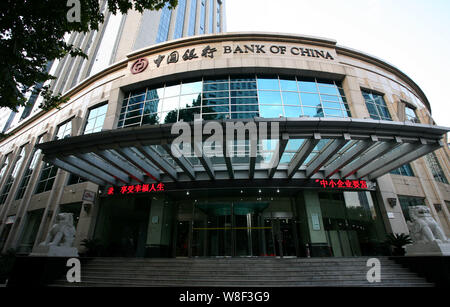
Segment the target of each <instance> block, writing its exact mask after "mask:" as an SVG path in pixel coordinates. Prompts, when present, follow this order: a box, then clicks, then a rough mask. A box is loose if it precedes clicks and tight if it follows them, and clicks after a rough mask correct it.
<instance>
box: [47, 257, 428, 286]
mask: <svg viewBox="0 0 450 307" xmlns="http://www.w3.org/2000/svg"><path fill="white" fill-rule="evenodd" d="M368 259H369V258H367V257H361V258H295V259H277V258H213V259H201V258H194V259H186V258H183V259H128V258H92V259H88V260H85V261H83V262H82V269H81V279H82V282H81V283H77V284H70V283H68V282H67V281H66V280H65V278H63V279H60V280H57V281H54V282H53V283H51V284H50V286H86V287H98V286H114V287H115V286H117V287H146V286H148V287H158V286H160V287H340V286H341V287H342V286H355V287H368V286H385V287H386V286H387V287H424V286H433V285H432V284H430V283H427V282H426V280H425V279H423V278H420V277H418V276H417V275H415V274H414V273H412V272H410V271H409V270H407V269H405V268H402V266H401V265H398V264H396V263H395V262H393V261H391V260H389V259H388V258H385V257H380V258H378V259H379V260H380V262H381V280H382V282H381V283H378V284H371V283H369V282H368V281H367V279H366V273H367V271H368V269H369V268H368V267H366V263H367V260H368Z"/></svg>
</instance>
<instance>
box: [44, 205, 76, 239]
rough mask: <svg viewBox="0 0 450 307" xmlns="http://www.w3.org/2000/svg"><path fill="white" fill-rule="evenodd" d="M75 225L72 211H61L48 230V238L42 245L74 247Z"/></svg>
mask: <svg viewBox="0 0 450 307" xmlns="http://www.w3.org/2000/svg"><path fill="white" fill-rule="evenodd" d="M75 233H76V230H75V227H74V226H73V214H72V213H59V214H58V215H57V216H56V222H55V224H54V225H53V226H52V228H51V229H50V231H49V232H48V235H47V238H46V239H45V241H44V242H42V243H41V244H40V245H41V246H62V247H72V244H73V241H74V240H75Z"/></svg>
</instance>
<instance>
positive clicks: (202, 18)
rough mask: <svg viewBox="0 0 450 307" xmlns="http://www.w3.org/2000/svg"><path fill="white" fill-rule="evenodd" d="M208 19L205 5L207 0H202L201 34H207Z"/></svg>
mask: <svg viewBox="0 0 450 307" xmlns="http://www.w3.org/2000/svg"><path fill="white" fill-rule="evenodd" d="M205 19H206V6H205V0H202V2H201V8H200V31H199V34H205V25H206V24H205V23H206V21H205Z"/></svg>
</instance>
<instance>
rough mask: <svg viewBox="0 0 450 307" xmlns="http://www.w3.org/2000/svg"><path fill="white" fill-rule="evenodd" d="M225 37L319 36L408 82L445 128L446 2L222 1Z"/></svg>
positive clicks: (448, 69)
mask: <svg viewBox="0 0 450 307" xmlns="http://www.w3.org/2000/svg"><path fill="white" fill-rule="evenodd" d="M226 6H227V7H226V10H227V11H226V13H227V31H229V32H235V31H268V32H285V33H296V34H306V35H313V36H321V37H326V38H331V39H335V40H337V42H338V44H339V45H342V46H346V47H350V48H354V49H358V50H361V51H363V52H365V53H368V54H371V55H374V56H376V57H378V58H381V59H383V60H385V61H387V62H389V63H391V64H393V65H394V66H396V67H397V68H399V69H400V70H402V71H403V72H404V73H406V74H407V75H408V76H409V77H411V78H412V79H413V80H414V81H415V82H416V83H417V84H418V85H419V86H420V87H421V88H422V90H423V91H424V92H425V94H426V95H427V97H428V100H429V101H430V103H431V107H432V113H433V118H434V119H435V121H436V123H437V124H438V125H441V126H447V127H450V101H449V97H450V95H447V94H446V91H447V90H450V0H341V1H337V0H320V1H311V0H226Z"/></svg>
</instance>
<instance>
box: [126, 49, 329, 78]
mask: <svg viewBox="0 0 450 307" xmlns="http://www.w3.org/2000/svg"><path fill="white" fill-rule="evenodd" d="M244 54H251V55H274V56H277V55H279V56H280V55H281V56H296V57H305V58H311V59H322V60H327V61H334V57H333V56H332V55H331V53H330V52H329V51H326V50H322V49H315V48H310V47H297V46H287V45H276V44H235V45H218V46H216V45H207V46H201V47H198V46H196V47H193V48H186V49H183V50H175V51H172V52H168V53H166V54H159V55H155V56H152V57H150V63H149V60H148V59H146V58H140V59H138V60H136V61H135V62H134V63H133V64H132V66H131V72H132V73H133V74H137V73H141V72H143V71H144V70H145V69H146V68H147V67H148V66H149V64H150V65H151V66H152V67H153V68H159V67H160V66H161V64H162V63H166V64H167V65H170V64H176V63H179V62H188V61H192V60H195V59H214V58H215V57H218V56H227V55H244Z"/></svg>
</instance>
